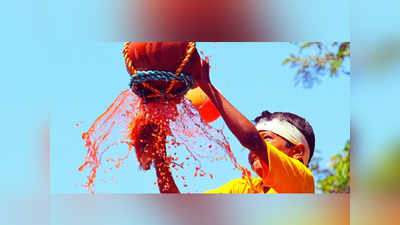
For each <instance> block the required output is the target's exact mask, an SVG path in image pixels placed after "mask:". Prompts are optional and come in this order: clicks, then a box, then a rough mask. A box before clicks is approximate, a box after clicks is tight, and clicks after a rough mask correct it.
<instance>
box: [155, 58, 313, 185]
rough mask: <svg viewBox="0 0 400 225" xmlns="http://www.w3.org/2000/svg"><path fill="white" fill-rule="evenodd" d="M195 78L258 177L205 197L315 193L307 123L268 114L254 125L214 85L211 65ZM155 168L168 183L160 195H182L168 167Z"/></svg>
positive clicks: (204, 64) (290, 116) (205, 63)
mask: <svg viewBox="0 0 400 225" xmlns="http://www.w3.org/2000/svg"><path fill="white" fill-rule="evenodd" d="M194 78H195V80H196V82H197V84H198V85H199V87H200V88H201V89H202V90H203V91H204V92H205V93H206V94H207V96H208V97H209V98H210V100H211V101H212V103H213V104H214V106H215V107H216V108H217V109H218V111H219V112H220V114H221V116H222V118H223V119H224V121H225V123H226V124H227V126H228V127H229V129H230V130H231V131H232V133H233V134H234V135H235V136H236V138H237V139H238V140H239V142H240V143H241V144H242V145H243V146H244V147H245V148H247V149H248V150H250V153H249V163H250V165H251V167H252V169H253V171H255V172H256V173H257V175H258V176H259V178H251V179H249V178H246V177H245V178H240V179H235V180H232V181H231V182H229V183H227V184H225V185H223V186H221V187H220V188H218V189H215V190H210V191H206V192H205V193H314V178H313V175H312V173H311V171H310V170H309V169H308V163H309V161H310V159H311V157H312V155H313V152H314V146H315V137H314V132H313V129H312V127H311V125H310V124H309V123H308V122H307V121H306V120H305V119H303V118H301V117H299V116H297V115H295V114H292V113H284V112H275V113H270V112H268V111H265V112H263V113H262V115H261V116H259V117H257V118H256V119H255V122H256V125H254V124H253V123H252V122H251V121H249V120H248V119H247V118H246V117H245V116H244V115H243V114H241V113H240V112H239V111H238V110H237V109H236V108H235V107H234V106H233V105H232V104H231V103H230V102H229V101H228V100H227V99H225V97H224V96H223V95H222V94H221V93H220V92H219V91H218V90H217V89H216V88H215V87H214V86H213V85H212V84H211V82H210V78H209V64H208V61H203V60H202V72H201V73H200V75H199V76H196V77H194ZM267 91H268V90H267ZM155 167H156V171H157V176H158V178H159V180H161V179H162V180H166V181H165V182H164V183H165V184H166V185H164V187H166V188H160V192H161V193H179V190H178V188H177V187H176V184H175V183H174V181H173V179H172V175H171V174H170V172H169V166H168V165H167V164H166V163H164V162H160V163H157V161H156V162H155ZM159 174H163V176H159ZM168 177H170V178H171V179H169V178H168ZM159 187H160V185H159Z"/></svg>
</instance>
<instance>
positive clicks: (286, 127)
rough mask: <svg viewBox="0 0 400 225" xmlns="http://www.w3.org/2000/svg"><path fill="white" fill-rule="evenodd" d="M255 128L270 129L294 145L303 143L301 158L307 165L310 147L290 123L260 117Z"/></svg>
mask: <svg viewBox="0 0 400 225" xmlns="http://www.w3.org/2000/svg"><path fill="white" fill-rule="evenodd" d="M256 128H257V130H269V131H272V132H274V133H275V134H278V135H280V136H282V137H283V138H285V139H286V140H288V141H289V142H291V143H292V144H295V145H298V144H303V145H304V147H305V149H304V156H303V158H302V159H303V162H304V164H305V165H308V160H309V158H310V147H309V146H308V143H307V140H306V138H305V137H304V135H303V134H302V133H301V132H300V131H299V130H298V129H297V128H296V127H295V126H293V125H292V124H291V123H289V122H287V121H284V120H280V119H278V118H274V119H272V120H269V121H267V120H265V119H261V120H260V121H259V122H258V123H257V124H256Z"/></svg>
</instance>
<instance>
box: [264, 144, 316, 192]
mask: <svg viewBox="0 0 400 225" xmlns="http://www.w3.org/2000/svg"><path fill="white" fill-rule="evenodd" d="M267 148H268V163H269V165H266V164H265V163H263V168H264V174H263V182H264V185H266V186H269V187H272V188H273V189H275V190H276V191H277V192H278V193H314V177H313V175H312V173H311V171H310V170H309V169H308V168H307V167H306V166H305V165H304V164H303V163H302V162H300V161H299V160H297V159H294V158H291V157H289V156H288V155H286V154H285V153H283V152H281V151H279V150H278V149H277V148H275V147H274V146H273V145H271V144H270V143H268V142H267Z"/></svg>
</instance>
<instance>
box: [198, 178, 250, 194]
mask: <svg viewBox="0 0 400 225" xmlns="http://www.w3.org/2000/svg"><path fill="white" fill-rule="evenodd" d="M245 189H246V184H245V182H244V181H243V179H240V178H239V179H234V180H231V181H229V182H228V183H226V184H224V185H222V186H221V187H219V188H217V189H214V190H208V191H205V192H203V193H204V194H241V193H246V191H245Z"/></svg>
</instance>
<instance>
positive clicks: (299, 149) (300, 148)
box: [293, 144, 305, 161]
mask: <svg viewBox="0 0 400 225" xmlns="http://www.w3.org/2000/svg"><path fill="white" fill-rule="evenodd" d="M293 149H294V150H293V151H294V152H293V158H295V159H297V160H300V161H303V157H304V153H305V146H304V145H303V144H298V145H295V146H294V148H293Z"/></svg>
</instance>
